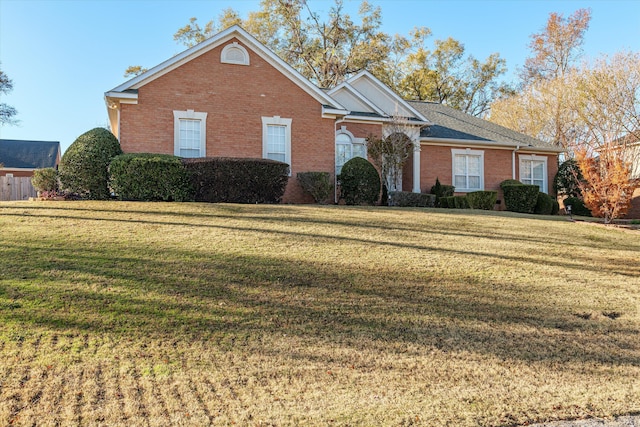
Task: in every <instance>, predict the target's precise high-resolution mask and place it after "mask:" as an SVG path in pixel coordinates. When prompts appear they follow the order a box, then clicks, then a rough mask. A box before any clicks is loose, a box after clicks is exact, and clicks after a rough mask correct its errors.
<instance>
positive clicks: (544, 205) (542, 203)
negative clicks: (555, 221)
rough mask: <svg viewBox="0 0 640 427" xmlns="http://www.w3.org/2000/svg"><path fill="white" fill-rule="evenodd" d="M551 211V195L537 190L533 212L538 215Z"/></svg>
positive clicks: (549, 213) (547, 213)
mask: <svg viewBox="0 0 640 427" xmlns="http://www.w3.org/2000/svg"><path fill="white" fill-rule="evenodd" d="M552 212H553V197H551V196H550V195H548V194H547V193H543V192H542V191H540V192H538V200H537V202H536V207H535V208H534V210H533V213H535V214H538V215H551V214H552Z"/></svg>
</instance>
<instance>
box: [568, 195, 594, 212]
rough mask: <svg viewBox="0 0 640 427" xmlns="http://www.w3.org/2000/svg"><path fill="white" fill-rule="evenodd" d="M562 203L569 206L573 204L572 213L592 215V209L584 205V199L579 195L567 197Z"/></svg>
mask: <svg viewBox="0 0 640 427" xmlns="http://www.w3.org/2000/svg"><path fill="white" fill-rule="evenodd" d="M562 204H563V205H565V206H567V205H571V214H572V215H578V216H591V211H590V210H589V208H587V207H586V206H585V205H584V202H583V201H582V199H580V198H578V197H567V198H566V199H564V200H563V201H562Z"/></svg>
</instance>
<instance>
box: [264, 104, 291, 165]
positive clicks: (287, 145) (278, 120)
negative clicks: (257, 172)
mask: <svg viewBox="0 0 640 427" xmlns="http://www.w3.org/2000/svg"><path fill="white" fill-rule="evenodd" d="M292 120H293V119H285V118H282V117H280V116H273V117H262V158H263V159H267V158H268V157H267V153H268V142H269V141H268V127H269V126H270V125H271V126H284V127H285V131H284V136H285V142H284V162H285V163H286V164H288V165H289V176H291V122H292Z"/></svg>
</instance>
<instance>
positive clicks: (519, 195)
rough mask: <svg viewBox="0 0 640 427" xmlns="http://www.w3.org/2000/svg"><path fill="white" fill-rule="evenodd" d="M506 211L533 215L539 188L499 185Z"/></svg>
mask: <svg viewBox="0 0 640 427" xmlns="http://www.w3.org/2000/svg"><path fill="white" fill-rule="evenodd" d="M500 187H502V191H503V192H504V203H505V206H506V208H507V210H508V211H511V212H520V213H533V212H534V210H535V208H536V203H537V202H538V193H539V192H540V187H538V186H537V185H527V184H505V185H503V184H500Z"/></svg>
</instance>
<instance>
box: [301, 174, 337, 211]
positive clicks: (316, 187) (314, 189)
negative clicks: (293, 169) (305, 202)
mask: <svg viewBox="0 0 640 427" xmlns="http://www.w3.org/2000/svg"><path fill="white" fill-rule="evenodd" d="M296 178H297V179H298V182H299V183H300V186H301V187H302V190H303V191H304V192H305V193H308V194H310V195H311V197H313V200H315V202H316V203H322V204H324V203H326V202H327V200H328V199H329V197H330V196H331V194H332V193H333V183H332V182H331V175H330V174H329V172H298V174H297V175H296Z"/></svg>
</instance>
